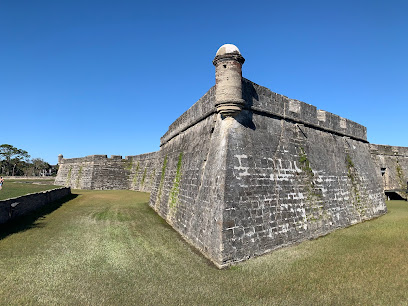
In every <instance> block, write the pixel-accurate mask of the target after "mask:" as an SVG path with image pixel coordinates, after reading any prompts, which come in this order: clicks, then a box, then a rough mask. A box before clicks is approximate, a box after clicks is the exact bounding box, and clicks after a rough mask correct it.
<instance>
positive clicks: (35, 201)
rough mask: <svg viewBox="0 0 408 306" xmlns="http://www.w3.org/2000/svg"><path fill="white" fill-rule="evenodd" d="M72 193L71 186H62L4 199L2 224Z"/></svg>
mask: <svg viewBox="0 0 408 306" xmlns="http://www.w3.org/2000/svg"><path fill="white" fill-rule="evenodd" d="M70 194H71V189H70V188H66V187H62V188H57V189H53V190H47V191H43V192H39V193H31V194H27V195H24V196H21V197H17V198H11V199H7V200H2V201H0V224H4V223H6V222H8V221H11V220H14V219H17V218H19V217H22V216H25V215H28V214H30V213H32V212H33V211H35V210H37V209H39V208H41V207H44V206H46V205H48V204H50V203H52V202H54V201H57V200H59V199H62V198H63V197H66V196H68V195H70Z"/></svg>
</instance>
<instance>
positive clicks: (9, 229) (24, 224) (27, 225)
mask: <svg viewBox="0 0 408 306" xmlns="http://www.w3.org/2000/svg"><path fill="white" fill-rule="evenodd" d="M77 196H78V195H77V194H70V195H67V196H66V197H63V198H62V199H60V200H57V201H54V202H52V203H50V204H48V205H46V206H44V207H42V208H40V209H37V210H36V211H34V212H32V213H30V214H28V215H27V216H23V217H20V218H18V219H15V220H12V221H9V222H7V223H5V224H1V225H0V240H1V239H3V238H6V237H7V236H9V235H12V234H15V233H18V232H24V231H26V230H29V229H31V228H40V227H43V226H44V225H43V224H41V223H36V221H37V220H42V219H44V218H45V216H46V215H48V214H50V213H52V212H53V211H55V210H56V209H58V208H60V207H61V206H62V205H63V204H64V203H66V202H68V201H71V200H73V199H75V198H76V197H77Z"/></svg>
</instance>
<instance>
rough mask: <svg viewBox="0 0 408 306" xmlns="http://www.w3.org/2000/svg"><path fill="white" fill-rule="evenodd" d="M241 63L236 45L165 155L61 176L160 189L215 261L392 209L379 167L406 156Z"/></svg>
mask: <svg viewBox="0 0 408 306" xmlns="http://www.w3.org/2000/svg"><path fill="white" fill-rule="evenodd" d="M244 61H245V59H244V58H243V57H242V56H241V54H240V52H239V50H238V48H236V47H235V46H233V45H224V46H222V47H221V48H220V49H219V50H218V51H217V54H216V57H215V59H214V61H213V64H214V65H215V66H216V86H214V87H212V88H211V89H210V90H209V91H208V92H207V93H206V94H205V95H204V96H203V97H202V98H201V99H200V100H198V101H197V102H196V103H195V104H194V105H193V106H192V107H191V108H190V109H188V110H187V111H186V112H185V113H184V114H182V115H181V116H180V117H179V118H178V119H177V120H176V121H175V122H174V123H173V124H171V125H170V127H169V129H168V131H167V132H166V133H165V134H164V135H163V137H162V138H161V140H160V151H158V152H153V153H149V154H142V155H137V156H128V157H126V158H125V159H122V158H120V157H112V158H110V159H109V158H107V157H106V156H97V155H94V156H88V157H85V158H82V159H63V158H62V157H59V160H60V170H59V172H58V176H57V180H56V183H59V184H62V185H66V186H71V187H73V188H84V189H132V190H140V191H148V192H151V194H150V206H151V207H152V208H153V209H154V210H155V211H157V213H158V214H159V215H160V216H161V217H163V218H164V219H165V220H166V221H167V222H168V223H169V224H170V225H171V226H172V227H173V228H174V229H175V230H177V231H178V232H179V233H180V234H181V235H182V236H183V237H184V238H185V239H186V240H187V241H189V242H190V243H191V244H192V245H194V246H195V247H196V248H197V249H199V250H200V251H201V252H202V253H203V254H204V255H205V256H206V257H208V258H209V259H210V260H212V261H213V262H214V263H215V264H216V265H217V266H218V267H224V266H226V265H230V264H233V263H236V262H240V261H243V260H246V259H248V258H251V257H254V256H257V255H260V254H263V253H266V252H269V251H271V250H274V249H276V248H279V247H283V246H286V245H290V244H293V243H297V242H299V241H302V240H305V239H311V238H315V237H318V236H321V235H325V234H327V233H329V232H331V231H333V230H335V229H337V228H343V227H346V226H350V225H352V224H355V223H358V222H361V221H364V220H369V219H372V218H375V217H377V216H380V215H382V214H384V213H386V211H387V209H386V206H385V202H384V195H383V186H382V180H383V178H382V176H381V171H380V170H379V165H380V164H381V162H382V163H383V164H384V163H390V164H391V163H396V164H400V167H399V168H398V167H397V166H396V165H394V168H393V169H394V170H392V171H394V172H395V173H397V174H396V175H397V176H398V175H399V174H398V173H399V172H401V173H403V174H404V175H406V174H407V172H406V170H407V168H406V167H405V166H402V164H404V165H407V163H406V162H405V161H406V156H407V155H406V151H404V149H400V150H397V151H398V153H397V154H394V155H392V157H383V155H384V156H385V155H386V152H388V151H387V150H388V149H385V148H382V147H381V148H380V147H374V146H371V147H370V144H369V143H368V142H367V131H366V128H365V127H364V126H362V125H359V124H357V123H355V122H353V121H350V120H348V119H345V118H342V117H339V116H337V115H334V114H331V113H329V112H326V111H323V110H318V109H317V108H316V107H314V106H312V105H310V104H307V103H304V102H301V101H298V100H294V99H290V98H288V97H286V96H283V95H280V94H277V93H274V92H272V91H270V90H269V89H267V88H265V87H262V86H260V85H257V84H255V83H253V82H251V81H249V80H247V79H244V78H241V75H242V71H241V68H242V64H243V63H244ZM240 79H241V82H239V80H240ZM376 150H377V151H376ZM407 150H408V149H407ZM379 151H381V154H377V155H376V153H375V152H379ZM393 152H394V151H393ZM371 156H374V157H375V158H377V159H378V161H373V159H372V158H371ZM396 156H398V158H397V160H396ZM403 157H404V158H403ZM384 160H385V161H384ZM389 167H390V166H389ZM398 169H400V170H398Z"/></svg>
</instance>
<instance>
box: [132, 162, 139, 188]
mask: <svg viewBox="0 0 408 306" xmlns="http://www.w3.org/2000/svg"><path fill="white" fill-rule="evenodd" d="M139 168H140V163H139V161H138V162H137V164H136V170H135V175H134V176H133V186H135V185H136V183H137V179H138V178H139Z"/></svg>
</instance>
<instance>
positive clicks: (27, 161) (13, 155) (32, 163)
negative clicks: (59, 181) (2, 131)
mask: <svg viewBox="0 0 408 306" xmlns="http://www.w3.org/2000/svg"><path fill="white" fill-rule="evenodd" d="M51 168H52V167H51V165H50V164H48V163H47V162H46V161H44V160H43V159H41V158H33V159H31V156H30V155H29V154H28V152H27V151H25V150H22V149H18V148H16V147H14V146H12V145H9V144H2V145H0V174H1V175H2V176H9V175H11V176H43V175H48V174H50V173H51V172H50V169H51Z"/></svg>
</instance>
